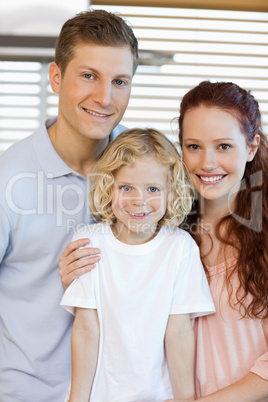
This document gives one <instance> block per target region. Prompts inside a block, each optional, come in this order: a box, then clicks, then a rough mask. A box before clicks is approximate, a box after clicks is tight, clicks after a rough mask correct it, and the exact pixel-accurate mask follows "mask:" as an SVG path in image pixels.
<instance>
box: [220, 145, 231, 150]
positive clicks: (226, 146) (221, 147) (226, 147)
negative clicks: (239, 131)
mask: <svg viewBox="0 0 268 402" xmlns="http://www.w3.org/2000/svg"><path fill="white" fill-rule="evenodd" d="M230 148H231V146H230V145H229V144H221V145H220V149H222V150H223V151H226V150H227V149H230Z"/></svg>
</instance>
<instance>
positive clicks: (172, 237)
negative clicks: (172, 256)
mask: <svg viewBox="0 0 268 402" xmlns="http://www.w3.org/2000/svg"><path fill="white" fill-rule="evenodd" d="M162 230H163V232H162V233H163V235H164V237H165V239H166V241H167V242H169V244H172V243H174V244H180V245H182V246H183V247H190V248H191V249H195V248H198V246H197V244H196V242H195V240H194V239H193V238H192V236H191V235H190V234H189V233H188V232H187V231H186V230H184V229H181V228H179V227H177V226H164V227H163V228H162Z"/></svg>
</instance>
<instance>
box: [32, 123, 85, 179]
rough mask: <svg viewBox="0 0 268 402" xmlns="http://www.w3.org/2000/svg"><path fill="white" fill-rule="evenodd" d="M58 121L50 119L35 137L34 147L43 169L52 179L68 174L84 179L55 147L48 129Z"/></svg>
mask: <svg viewBox="0 0 268 402" xmlns="http://www.w3.org/2000/svg"><path fill="white" fill-rule="evenodd" d="M56 121H57V118H55V117H53V118H50V119H48V120H47V121H46V122H45V123H44V124H42V126H41V127H40V128H39V130H38V131H37V132H36V133H35V134H34V136H33V146H34V149H35V152H36V155H37V158H38V160H39V163H40V165H41V168H42V170H43V171H44V173H45V175H46V177H47V178H51V179H52V178H56V177H61V176H66V175H68V174H75V175H76V176H81V177H84V176H82V175H81V174H80V173H77V172H75V171H74V170H73V169H71V168H70V167H69V166H68V165H67V164H66V163H65V162H64V161H63V160H62V159H61V157H60V156H59V154H58V153H57V152H56V150H55V148H54V147H53V145H52V142H51V140H50V137H49V135H48V132H47V129H48V128H49V127H50V126H52V124H54V123H55V122H56Z"/></svg>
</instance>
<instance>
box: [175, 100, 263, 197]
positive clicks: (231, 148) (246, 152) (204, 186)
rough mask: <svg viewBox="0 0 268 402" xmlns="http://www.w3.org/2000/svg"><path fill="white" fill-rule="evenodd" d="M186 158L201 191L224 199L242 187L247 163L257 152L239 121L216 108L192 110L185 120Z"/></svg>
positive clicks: (190, 171) (184, 142) (198, 189)
mask: <svg viewBox="0 0 268 402" xmlns="http://www.w3.org/2000/svg"><path fill="white" fill-rule="evenodd" d="M182 149H183V158H184V162H185V164H186V166H187V168H188V170H189V173H190V175H191V178H192V181H193V183H194V186H195V188H196V190H197V191H198V193H199V194H200V195H201V196H202V197H203V198H204V199H206V200H218V199H222V200H224V201H226V202H228V201H230V199H229V196H230V194H231V193H233V191H235V190H237V189H238V188H239V187H240V182H241V179H242V177H243V174H244V170H245V166H246V163H247V162H248V161H251V160H252V159H253V157H254V154H255V147H254V149H253V148H252V147H250V146H248V145H247V143H246V137H245V135H244V134H243V133H241V130H240V127H239V123H238V121H237V119H236V118H235V117H233V116H232V115H231V114H230V113H228V112H226V111H224V110H223V109H219V108H216V107H205V106H202V105H200V106H198V107H196V108H194V109H189V110H188V111H187V112H186V114H185V116H184V120H183V144H182Z"/></svg>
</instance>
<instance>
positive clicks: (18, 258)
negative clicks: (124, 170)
mask: <svg viewBox="0 0 268 402" xmlns="http://www.w3.org/2000/svg"><path fill="white" fill-rule="evenodd" d="M54 122H55V120H53V119H50V120H49V121H48V122H47V123H46V126H47V127H49V126H50V125H52V124H53V123H54ZM46 126H45V125H43V126H42V127H41V128H40V129H39V130H38V131H37V132H36V133H34V134H33V135H31V136H29V137H27V138H26V139H24V140H22V141H20V142H18V143H17V144H15V145H14V146H12V147H11V148H10V149H9V150H8V151H6V152H5V153H4V154H3V155H2V156H1V157H0V175H1V180H0V261H1V263H0V339H1V341H0V402H19V401H20V402H62V401H63V398H64V395H65V392H66V389H67V387H68V384H69V381H70V372H71V361H70V333H71V326H72V317H71V315H70V314H68V313H67V312H66V311H64V309H63V308H62V307H60V306H59V303H60V300H61V298H62V295H63V289H62V285H61V280H60V276H59V272H58V260H59V255H60V254H61V253H62V251H63V250H64V248H65V246H66V245H67V243H68V242H69V241H70V240H71V238H72V236H73V233H74V231H75V230H76V229H77V228H78V227H79V225H81V224H85V223H90V222H92V219H91V216H90V211H89V208H88V204H87V202H85V197H86V194H87V192H88V181H87V179H86V178H85V177H84V176H82V175H81V174H79V173H77V172H75V171H73V170H72V169H71V168H70V167H69V166H67V165H66V163H65V162H64V161H63V160H62V159H61V158H60V157H59V155H58V154H57V152H56V151H55V149H54V148H53V145H52V143H51V141H50V139H49V136H48V133H47V129H46ZM124 130H125V127H123V126H118V127H116V129H115V130H114V131H113V133H112V136H116V135H117V134H118V133H119V132H121V131H124Z"/></svg>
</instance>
